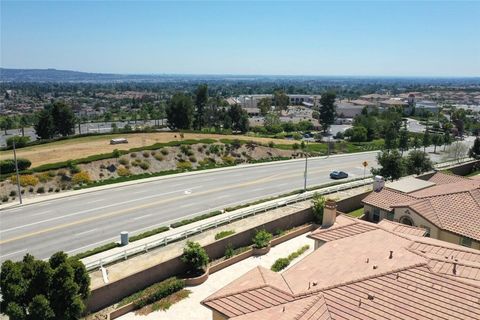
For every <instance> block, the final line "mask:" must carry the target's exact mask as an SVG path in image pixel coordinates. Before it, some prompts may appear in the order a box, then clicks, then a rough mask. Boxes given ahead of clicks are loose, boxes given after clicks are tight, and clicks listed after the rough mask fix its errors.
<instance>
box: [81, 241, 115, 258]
mask: <svg viewBox="0 0 480 320" xmlns="http://www.w3.org/2000/svg"><path fill="white" fill-rule="evenodd" d="M118 246H119V244H118V243H115V242H110V243H107V244H104V245H103V246H100V247H96V248H94V249H91V250H88V251H85V252H81V253H78V254H76V255H74V256H73V257H72V258H74V259H77V260H80V259H83V258H86V257H90V256H93V255H94V254H97V253H100V252H104V251H107V250H110V249H113V248H116V247H118Z"/></svg>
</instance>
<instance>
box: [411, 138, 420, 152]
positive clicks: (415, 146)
mask: <svg viewBox="0 0 480 320" xmlns="http://www.w3.org/2000/svg"><path fill="white" fill-rule="evenodd" d="M421 146H422V143H421V141H420V138H419V137H418V135H415V136H414V137H413V141H412V147H413V149H414V150H417V149H419V148H420V147H421Z"/></svg>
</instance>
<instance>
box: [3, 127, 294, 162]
mask: <svg viewBox="0 0 480 320" xmlns="http://www.w3.org/2000/svg"><path fill="white" fill-rule="evenodd" d="M120 137H126V138H127V139H128V144H117V145H110V139H112V138H120ZM207 138H208V139H240V140H253V141H256V142H260V143H268V142H270V141H273V142H275V143H281V144H293V143H295V142H296V141H291V140H280V139H270V138H256V137H248V136H236V135H235V136H234V135H219V134H199V133H185V134H184V138H183V139H185V140H186V139H207ZM180 140H181V138H180V135H179V134H178V133H175V132H155V133H134V134H127V135H125V134H123V135H122V134H114V135H105V136H94V137H83V138H78V139H70V140H64V141H57V142H52V143H47V144H43V145H38V146H32V147H27V148H22V149H19V150H18V151H17V157H20V158H26V159H29V160H30V161H31V162H32V167H36V166H39V165H42V164H46V163H53V162H60V161H66V160H70V159H72V160H73V159H78V158H84V157H87V156H91V155H95V154H100V153H107V152H111V151H113V150H114V149H119V150H126V149H130V148H136V147H143V146H148V145H152V144H155V143H160V142H169V141H180ZM10 158H13V155H12V151H11V150H8V151H1V152H0V160H3V159H10Z"/></svg>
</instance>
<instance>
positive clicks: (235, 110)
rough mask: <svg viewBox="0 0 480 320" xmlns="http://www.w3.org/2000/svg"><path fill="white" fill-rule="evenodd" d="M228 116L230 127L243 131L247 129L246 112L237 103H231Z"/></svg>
mask: <svg viewBox="0 0 480 320" xmlns="http://www.w3.org/2000/svg"><path fill="white" fill-rule="evenodd" d="M228 116H229V118H230V120H231V123H232V125H231V128H232V129H233V130H235V131H240V132H242V133H245V132H247V131H248V128H249V123H248V114H247V112H246V111H245V110H243V109H242V107H241V106H239V105H238V104H236V105H233V106H231V107H230V110H228Z"/></svg>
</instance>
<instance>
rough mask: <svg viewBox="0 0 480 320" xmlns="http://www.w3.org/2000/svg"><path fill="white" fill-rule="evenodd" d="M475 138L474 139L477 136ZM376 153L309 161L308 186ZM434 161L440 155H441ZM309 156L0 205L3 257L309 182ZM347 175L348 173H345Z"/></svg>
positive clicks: (99, 237) (70, 248)
mask: <svg viewBox="0 0 480 320" xmlns="http://www.w3.org/2000/svg"><path fill="white" fill-rule="evenodd" d="M470 143H471V142H470ZM375 157H376V152H369V153H363V154H349V155H341V156H332V157H322V158H311V159H309V160H308V179H307V185H308V186H314V185H319V184H323V183H328V182H331V181H332V180H331V179H330V178H329V173H330V172H331V171H333V170H342V171H345V172H347V173H348V174H349V179H354V178H359V177H363V174H364V170H363V167H362V162H363V161H367V162H368V163H369V167H368V168H367V173H368V172H369V170H370V168H371V167H372V166H376V161H375ZM432 160H434V161H439V160H440V159H439V158H438V157H437V156H434V157H432ZM304 169H305V161H303V159H302V160H300V161H288V162H273V163H268V164H266V165H260V166H259V165H246V166H238V167H232V168H228V169H226V170H218V171H217V170H207V171H204V172H201V173H199V174H195V175H189V176H171V177H168V178H166V179H162V180H157V181H153V182H148V183H147V182H146V183H141V184H136V185H130V186H122V187H116V188H111V189H105V190H102V191H97V192H91V193H85V194H78V195H74V196H71V197H64V198H60V199H56V200H51V201H45V202H40V203H35V204H30V205H26V206H23V207H18V208H12V209H4V210H0V262H1V261H4V260H7V259H12V260H19V259H21V258H22V257H23V256H24V255H25V254H26V253H27V252H29V253H31V254H33V255H35V256H36V257H37V258H47V257H49V256H50V255H51V254H52V253H54V252H56V251H59V250H63V251H66V252H69V253H74V252H81V251H85V250H88V249H91V248H94V247H97V246H99V245H101V244H104V243H107V242H111V241H117V240H119V234H120V232H121V231H129V232H130V234H131V235H134V234H137V233H139V232H142V231H146V230H149V229H152V228H154V227H156V226H160V225H164V224H166V223H170V222H172V221H174V220H179V219H182V218H185V217H187V216H192V215H197V214H201V213H207V212H210V211H213V210H217V209H222V208H225V207H227V206H231V205H234V204H239V203H243V202H248V201H252V200H255V199H260V198H266V197H269V196H273V195H277V194H283V193H286V192H288V191H292V190H297V189H301V188H303V183H304V178H303V176H304ZM344 181H345V180H344Z"/></svg>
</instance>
